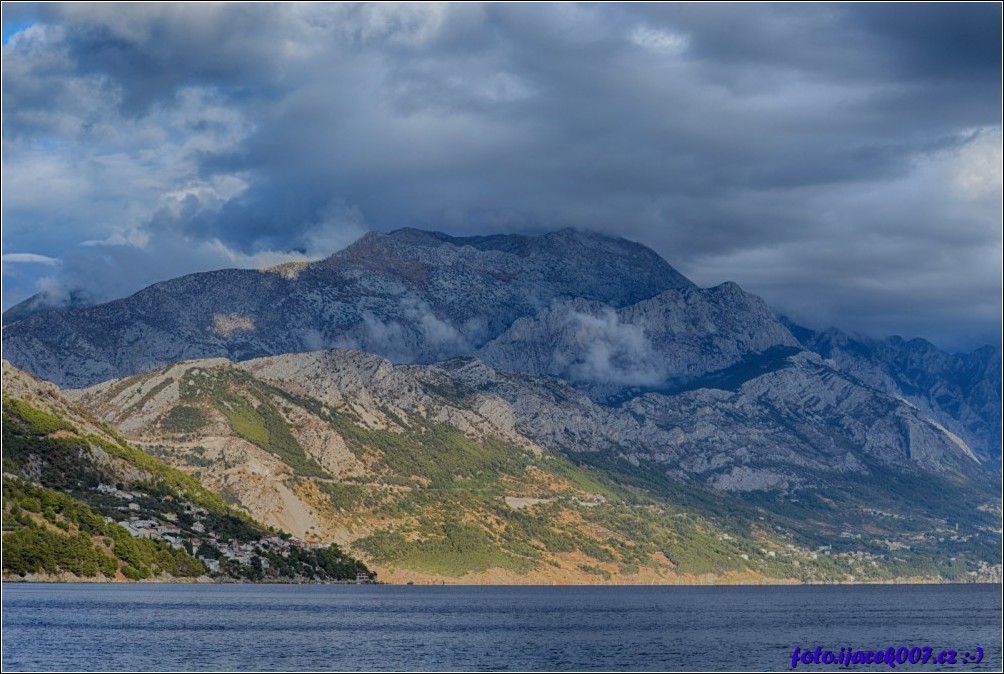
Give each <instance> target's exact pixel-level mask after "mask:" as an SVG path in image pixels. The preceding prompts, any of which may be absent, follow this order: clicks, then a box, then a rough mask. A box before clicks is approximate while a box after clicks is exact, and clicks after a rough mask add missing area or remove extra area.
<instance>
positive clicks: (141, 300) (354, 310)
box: [3, 229, 693, 387]
mask: <svg viewBox="0 0 1004 674" xmlns="http://www.w3.org/2000/svg"><path fill="white" fill-rule="evenodd" d="M692 286H693V284H691V283H690V281H688V280H687V279H686V278H684V277H683V276H682V275H680V274H679V273H678V272H676V271H675V270H674V269H673V268H672V267H671V266H670V265H669V264H667V263H666V262H665V261H664V260H663V259H662V258H660V257H659V256H658V255H656V254H655V253H654V252H653V251H651V250H650V249H648V248H645V247H644V246H641V245H639V244H636V243H632V242H629V241H626V240H624V239H616V238H611V237H606V236H601V235H598V234H590V233H587V232H579V231H575V230H561V231H558V232H553V233H550V234H546V235H543V236H539V237H527V236H515V235H513V236H491V237H468V238H454V237H449V236H447V235H445V234H438V233H431V232H421V231H418V230H408V229H405V230H398V231H396V232H392V233H390V234H379V233H370V234H367V235H366V236H364V237H363V238H362V239H360V240H359V241H357V242H356V243H354V244H353V245H351V246H349V247H348V248H346V249H345V250H342V251H340V252H338V253H336V254H334V255H332V256H331V257H329V258H327V259H325V260H322V261H320V262H316V263H313V264H308V265H301V266H296V265H284V266H281V267H278V268H275V269H271V270H264V271H253V270H223V271H216V272H208V273H202V274H191V275H189V276H184V277H181V278H177V279H173V280H171V281H165V282H163V283H158V284H155V285H153V286H150V287H149V288H146V289H144V290H142V291H140V292H138V293H136V294H135V295H133V296H131V297H128V298H125V299H121V300H116V301H114V302H109V303H107V304H102V305H98V306H93V307H87V308H80V309H71V310H55V309H54V310H48V311H36V312H34V313H31V312H29V311H27V310H23V311H22V310H21V309H18V308H17V307H15V309H18V310H17V311H15V310H14V309H12V310H11V311H9V312H8V314H9V315H10V316H12V317H15V318H16V317H18V316H26V317H24V318H21V320H16V321H13V322H9V321H8V324H6V325H5V326H4V332H3V346H4V354H5V357H6V358H7V359H8V360H10V361H11V362H12V363H13V364H14V365H15V366H17V367H19V368H22V369H25V370H28V371H30V372H32V373H34V374H35V375H37V376H39V377H42V378H43V379H46V380H48V381H52V382H55V383H57V384H59V385H60V386H69V387H81V386H87V385H90V384H94V383H97V382H99V381H103V380H106V379H111V378H114V377H121V376H124V375H128V374H134V373H139V372H145V371H150V370H153V369H155V368H157V367H161V366H163V365H166V364H169V363H172V362H175V361H178V360H183V359H193V358H207V357H217V356H219V357H226V358H230V359H234V360H245V359H249V358H256V357H260V356H267V355H275V354H281V353H292V352H298V351H313V350H316V349H323V348H333V347H339V348H356V349H361V350H364V351H369V352H372V353H377V354H380V355H383V356H386V357H388V358H390V359H391V360H393V361H395V362H433V361H436V360H441V359H444V358H450V357H454V356H458V355H464V354H468V353H471V352H473V351H474V350H475V349H477V348H478V347H480V346H482V345H483V344H485V343H487V342H488V341H489V340H491V339H493V338H494V337H496V336H498V335H499V334H500V333H502V332H503V331H504V330H505V329H507V328H508V327H509V326H510V325H511V324H512V323H513V321H515V320H516V319H518V318H520V317H522V316H529V315H533V314H535V313H537V312H538V311H540V310H541V309H542V308H543V307H546V306H548V305H549V304H550V303H551V302H552V301H556V300H562V299H570V298H582V299H584V300H587V301H595V302H602V303H605V304H608V305H610V306H612V307H615V308H619V307H622V306H625V305H628V304H632V303H635V302H638V301H639V300H642V299H645V298H647V297H652V296H654V295H657V294H658V293H660V292H663V291H665V290H669V289H678V288H688V287H692Z"/></svg>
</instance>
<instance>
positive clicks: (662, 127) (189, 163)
mask: <svg viewBox="0 0 1004 674" xmlns="http://www.w3.org/2000/svg"><path fill="white" fill-rule="evenodd" d="M3 22H4V27H3V36H4V37H3V39H4V46H3V50H4V52H3V114H4V129H3V171H4V184H3V221H4V230H3V234H4V236H3V253H4V258H3V274H4V297H3V306H4V308H5V309H6V308H8V307H10V306H11V305H13V304H14V303H16V302H18V301H20V300H23V299H24V298H26V297H28V296H29V295H31V294H33V293H36V292H38V291H40V290H43V291H46V292H49V293H50V294H52V296H53V297H56V298H58V297H67V298H68V297H69V296H70V295H69V290H71V289H76V290H79V289H83V290H84V291H86V292H88V293H90V295H91V296H93V297H94V298H97V299H107V298H111V297H118V296H123V295H126V294H129V293H131V292H134V291H136V290H138V289H139V288H141V287H142V286H144V285H146V284H149V283H151V282H154V281H157V280H162V279H165V278H169V277H173V276H177V275H180V274H183V273H187V272H191V271H196V270H205V269H212V268H218V267H232V266H249V267H252V266H264V265H267V264H273V263H276V262H280V261H285V260H302V259H313V258H318V257H322V256H325V255H327V254H329V253H331V252H332V251H334V250H336V249H338V248H340V247H343V246H344V245H346V244H348V243H349V242H351V241H352V240H354V239H355V238H357V237H358V236H360V235H362V233H364V232H365V231H367V230H371V229H375V230H384V231H386V230H391V229H395V228H398V227H402V226H415V227H422V228H428V229H437V230H442V231H446V232H450V233H455V234H471V233H485V232H504V231H514V232H515V231H519V232H530V233H533V232H540V231H544V230H549V229H555V228H559V227H565V226H577V227H585V228H591V229H596V230H599V231H603V232H607V233H610V234H615V235H621V236H625V237H627V238H630V239H633V240H637V241H640V242H642V243H645V244H646V245H649V246H651V247H652V248H654V249H655V250H656V251H658V252H659V253H660V254H661V255H663V256H664V257H665V258H666V259H667V260H669V262H670V263H671V264H673V265H674V266H676V267H677V268H679V269H680V271H682V272H683V273H685V274H686V275H688V276H689V277H690V278H692V279H693V280H694V281H695V282H697V283H699V284H701V285H704V286H710V285H715V284H717V283H720V282H722V281H725V280H734V281H737V282H739V283H740V284H741V285H742V286H743V287H744V288H746V289H747V290H750V291H752V292H756V293H758V294H761V295H763V296H764V297H766V298H767V299H768V301H769V302H770V303H771V305H772V307H774V309H776V310H777V311H779V312H783V313H787V314H789V315H792V316H793V317H795V318H796V319H799V320H803V321H806V322H809V323H810V324H815V325H825V324H830V323H835V324H837V325H840V326H842V327H844V328H846V329H850V330H861V331H865V332H868V333H872V334H877V335H884V334H890V333H900V334H904V335H906V336H925V337H928V338H930V339H932V340H934V341H936V343H938V344H939V345H940V346H943V347H947V348H970V347H973V346H976V345H978V344H980V343H984V342H994V343H999V341H1000V319H1001V267H1002V246H1001V231H1000V221H1001V217H1002V213H1001V183H1002V175H1001V166H1002V156H1001V142H1002V141H1001V127H1000V119H1001V107H1000V100H1001V51H1000V44H1001V32H1000V31H1001V28H1000V26H1001V9H1000V6H999V5H997V4H993V3H981V4H962V3H953V4H947V3H946V4H934V5H930V4H923V5H920V4H918V5H901V4H897V5H883V4H860V5H843V4H842V5H829V4H825V5H812V4H810V5H798V6H795V7H789V6H775V5H755V6H749V7H747V6H744V5H696V4H658V5H622V4H589V5H566V4H560V5H543V6H541V5H540V4H539V3H538V4H534V5H519V4H516V5H510V4H489V5H478V4H455V5H453V4H447V5H435V4H403V5H384V4H378V5H366V4H346V5H341V4H307V5H292V6H285V5H280V6H275V5H259V4H221V5H202V4H198V5H197V4H190V5H175V4H143V5H128V6H122V5H100V4H67V5H48V4H46V5H31V4H24V5H22V4H17V5H5V6H4V12H3ZM434 328H435V326H431V327H430V329H434Z"/></svg>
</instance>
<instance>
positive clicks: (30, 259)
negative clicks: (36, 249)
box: [3, 253, 59, 265]
mask: <svg viewBox="0 0 1004 674" xmlns="http://www.w3.org/2000/svg"><path fill="white" fill-rule="evenodd" d="M3 263H4V264H8V263H18V264H48V265H53V264H59V260H57V259H56V258H54V257H49V256H48V255H38V254H36V253H5V254H4V255H3Z"/></svg>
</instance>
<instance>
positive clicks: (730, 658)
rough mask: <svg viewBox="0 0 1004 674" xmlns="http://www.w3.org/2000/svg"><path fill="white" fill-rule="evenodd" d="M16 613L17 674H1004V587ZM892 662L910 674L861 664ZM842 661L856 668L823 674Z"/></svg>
mask: <svg viewBox="0 0 1004 674" xmlns="http://www.w3.org/2000/svg"><path fill="white" fill-rule="evenodd" d="M2 595H3V606H2V608H3V612H2V640H3V644H2V661H3V662H2V664H3V671H5V672H9V671H53V670H57V671H65V670H84V671H98V670H101V671H123V672H144V671H220V670H240V671H276V670H279V671H303V670H308V671H310V670H316V671H359V670H368V671H455V670H465V671H470V670H473V671H507V670H520V671H730V670H738V671H741V670H754V671H792V669H793V665H794V670H795V671H834V670H838V669H839V670H843V671H852V670H856V671H893V670H901V671H902V670H906V671H916V670H918V669H920V670H931V671H959V672H970V671H995V672H999V671H1001V667H1002V647H1001V642H1002V632H1001V586H1000V585H857V586H852V585H835V586H794V587H792V586H784V587H777V586H773V587H763V586H757V587H752V586H750V587H734V586H732V587H721V586H718V587H662V586H659V587H653V586H632V587H594V586H591V587H582V586H576V587H526V586H519V587H509V586H424V585H154V584H135V585H125V584H122V585H118V584H115V585H112V584H109V585H97V584H31V583H4V584H3V588H2ZM817 647H819V651H818V655H817ZM796 648H798V649H799V651H798V653H796V651H795V649H796ZM890 648H892V649H894V650H893V651H892V654H893V656H894V658H893V659H894V661H895V662H894V664H895V667H894V668H893V667H891V666H890V665H889V664H886V663H885V659H884V658H883V663H882V664H865V663H858V662H855V661H854V658H855V657H856V656H854V655H853V654H854V653H856V652H861V653H863V654H864V655H863V656H861V657H863V658H867V654H868V652H869V651H872V652H878V651H882V652H883V656H885V655H886V654H888V653H890V651H889V649H890ZM842 649H843V651H842ZM915 649H916V650H915ZM806 652H808V661H806V659H805V655H806ZM827 652H830V653H832V656H833V658H834V659H835V661H836V662H839V661H838V660H836V659H837V658H838V656H841V655H842V653H843V654H846V653H848V652H850V653H851V654H852V655H851V657H850V658H848V663H847V664H846V665H841V664H825V662H824V663H821V664H817V663H816V659H817V657H818V659H819V660H824V659H826V653H827ZM950 653H952V654H954V655H949V654H950ZM979 653H982V657H981V658H979V661H978V662H977V659H978V658H977V656H978V654H979ZM928 654H929V655H928ZM925 655H928V661H927V663H926V664H924V663H923V659H924V656H925ZM914 656H916V658H917V663H916V664H911V662H910V661H911V659H912V658H913V657H914ZM872 657H873V659H874V653H873V654H872ZM939 657H941V658H942V659H943V660H945V661H946V662H944V663H941V664H939V663H938V662H937V660H938V658H939ZM900 658H901V659H903V660H904V662H903V663H902V664H900V663H899V662H898V659H900ZM953 658H954V663H952V662H948V660H950V659H953ZM932 659H933V660H934V662H932Z"/></svg>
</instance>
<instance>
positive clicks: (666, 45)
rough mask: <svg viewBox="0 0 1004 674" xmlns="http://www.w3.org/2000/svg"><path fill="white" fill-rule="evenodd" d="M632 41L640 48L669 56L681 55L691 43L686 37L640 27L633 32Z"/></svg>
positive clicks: (666, 31)
mask: <svg viewBox="0 0 1004 674" xmlns="http://www.w3.org/2000/svg"><path fill="white" fill-rule="evenodd" d="M631 41H632V42H633V43H635V44H636V45H638V46H639V47H644V48H646V49H652V50H654V51H658V52H665V53H667V54H679V53H680V52H682V51H683V50H685V49H686V48H687V46H688V45H689V43H690V41H689V40H688V39H687V36H686V35H682V34H680V33H673V32H670V31H668V30H660V29H658V28H649V27H648V26H638V27H637V28H635V29H634V30H633V31H631Z"/></svg>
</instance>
